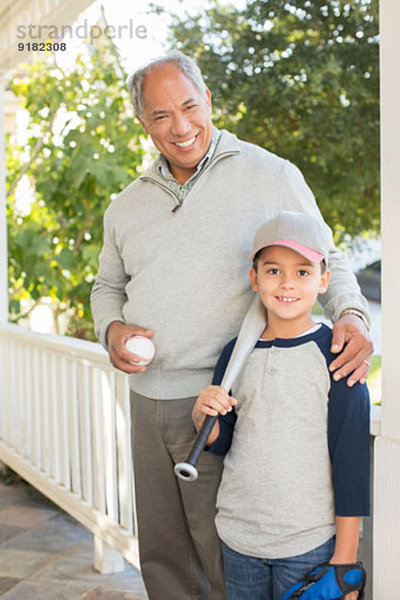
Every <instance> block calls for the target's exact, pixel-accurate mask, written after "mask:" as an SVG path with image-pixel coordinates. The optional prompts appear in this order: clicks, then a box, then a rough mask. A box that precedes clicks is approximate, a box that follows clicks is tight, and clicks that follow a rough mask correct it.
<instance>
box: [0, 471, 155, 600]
mask: <svg viewBox="0 0 400 600" xmlns="http://www.w3.org/2000/svg"><path fill="white" fill-rule="evenodd" d="M0 596H1V599H2V600H3V599H4V600H145V599H146V598H147V595H146V592H145V589H144V585H143V581H142V578H141V576H140V573H139V572H138V571H137V570H136V569H135V568H133V567H132V566H130V565H128V564H126V568H125V570H124V572H122V573H117V574H112V575H101V574H99V573H97V572H96V571H95V570H94V568H93V537H92V535H91V534H90V533H89V532H88V531H87V530H86V529H85V528H84V527H82V526H81V525H79V523H77V522H76V521H75V520H74V519H72V518H71V517H69V516H68V515H67V514H65V513H64V512H63V511H61V510H60V509H59V508H58V507H57V506H55V505H54V504H52V503H50V502H49V501H48V500H47V499H46V498H44V497H43V496H42V495H41V494H40V493H39V492H37V491H36V490H34V489H33V488H31V487H29V486H27V485H25V484H23V483H14V484H13V485H11V486H7V485H5V484H4V483H1V482H0Z"/></svg>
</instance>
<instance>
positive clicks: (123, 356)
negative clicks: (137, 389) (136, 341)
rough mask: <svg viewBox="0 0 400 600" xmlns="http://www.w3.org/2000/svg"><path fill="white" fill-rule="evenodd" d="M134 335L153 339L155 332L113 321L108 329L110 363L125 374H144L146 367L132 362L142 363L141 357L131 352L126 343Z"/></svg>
mask: <svg viewBox="0 0 400 600" xmlns="http://www.w3.org/2000/svg"><path fill="white" fill-rule="evenodd" d="M133 335H143V336H145V337H148V338H151V337H152V336H153V335H154V331H152V330H151V329H144V328H143V327H137V326H136V325H124V323H121V322H120V321H113V323H111V325H109V327H108V329H107V345H108V353H109V356H110V363H111V364H112V365H113V366H114V367H116V368H117V369H119V370H120V371H124V373H129V374H130V373H144V372H145V371H146V370H147V369H146V367H145V366H144V365H140V366H139V365H134V364H132V363H131V362H130V361H136V362H139V361H140V357H139V356H137V355H136V354H132V353H131V352H129V351H128V350H127V349H126V347H125V343H126V341H127V340H128V339H129V338H130V337H132V336H133Z"/></svg>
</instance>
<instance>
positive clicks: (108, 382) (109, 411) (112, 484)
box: [100, 371, 118, 522]
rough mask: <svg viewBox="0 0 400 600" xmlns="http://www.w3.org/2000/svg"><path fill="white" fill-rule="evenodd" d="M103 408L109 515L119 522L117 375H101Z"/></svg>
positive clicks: (103, 372) (107, 508) (106, 489)
mask: <svg viewBox="0 0 400 600" xmlns="http://www.w3.org/2000/svg"><path fill="white" fill-rule="evenodd" d="M100 376H101V383H100V389H101V390H102V402H101V408H102V413H103V423H104V466H105V493H106V511H107V515H108V516H109V517H110V518H111V519H112V520H113V521H115V522H118V473H117V451H116V450H117V449H116V431H115V429H116V424H115V396H114V390H115V375H114V373H106V372H105V371H102V372H101V373H100Z"/></svg>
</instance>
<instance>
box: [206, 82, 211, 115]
mask: <svg viewBox="0 0 400 600" xmlns="http://www.w3.org/2000/svg"><path fill="white" fill-rule="evenodd" d="M206 102H207V106H208V108H209V110H210V112H211V110H212V102H211V92H210V90H209V89H208V88H206Z"/></svg>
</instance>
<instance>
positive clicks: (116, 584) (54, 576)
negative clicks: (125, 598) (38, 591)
mask: <svg viewBox="0 0 400 600" xmlns="http://www.w3.org/2000/svg"><path fill="white" fill-rule="evenodd" d="M30 580H31V581H47V582H50V581H54V582H55V583H57V584H64V585H68V583H69V582H71V581H80V582H84V581H87V582H88V583H92V584H93V585H96V587H98V586H101V587H104V586H107V588H108V589H114V590H118V591H121V592H130V593H136V592H144V585H143V581H142V578H141V576H140V574H139V572H138V571H137V570H136V569H135V568H134V567H132V566H131V565H128V563H125V570H124V571H122V572H121V573H112V574H109V575H103V574H101V573H98V572H97V571H95V569H94V567H93V564H92V562H89V561H88V560H82V559H78V558H68V557H66V556H65V555H62V556H60V557H58V558H55V560H54V561H52V563H51V564H48V565H44V567H43V568H42V569H40V570H39V571H37V572H36V573H35V574H34V575H32V576H31V577H30Z"/></svg>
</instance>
